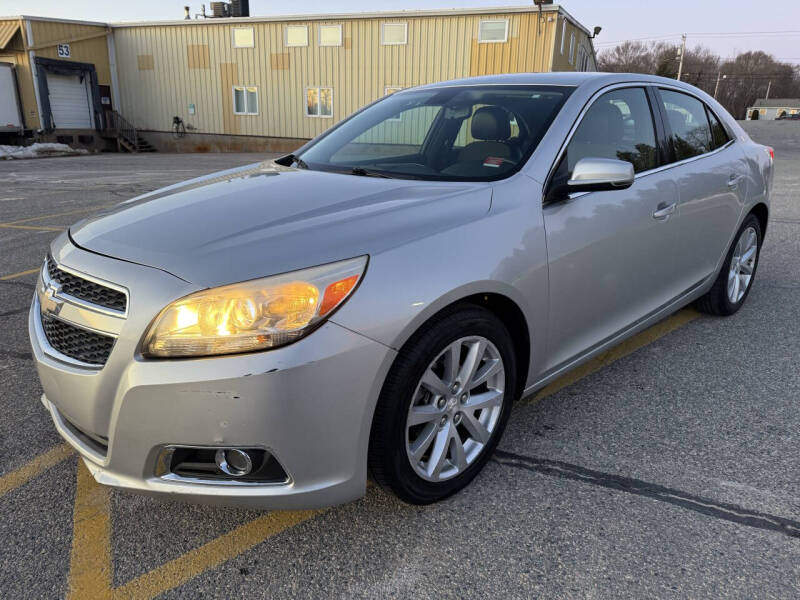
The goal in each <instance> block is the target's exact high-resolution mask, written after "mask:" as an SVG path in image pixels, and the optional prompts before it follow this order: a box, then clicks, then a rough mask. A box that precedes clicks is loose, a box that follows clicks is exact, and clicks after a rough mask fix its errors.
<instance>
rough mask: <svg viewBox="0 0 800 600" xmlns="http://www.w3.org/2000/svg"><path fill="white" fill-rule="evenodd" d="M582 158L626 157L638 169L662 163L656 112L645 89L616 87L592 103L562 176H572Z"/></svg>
mask: <svg viewBox="0 0 800 600" xmlns="http://www.w3.org/2000/svg"><path fill="white" fill-rule="evenodd" d="M582 158H612V159H616V160H624V161H627V162H629V163H632V164H633V168H634V171H636V172H637V173H640V172H642V171H647V170H648V169H653V168H655V167H657V166H658V154H657V150H656V134H655V129H654V127H653V115H652V113H651V112H650V103H649V102H648V100H647V94H646V93H645V91H644V89H642V88H625V89H619V90H613V91H611V92H608V93H606V94H604V95H602V96H600V98H598V99H597V100H596V101H595V103H594V104H592V106H591V108H589V110H588V111H587V112H586V115H585V116H584V118H583V120H582V121H581V124H580V125H579V126H578V129H577V130H576V131H575V135H574V136H573V137H572V140H571V141H570V143H569V146H567V153H566V156H565V159H566V161H564V160H562V164H561V165H560V166H559V174H558V176H559V177H562V178H563V177H566V178H567V179H568V178H569V176H570V175H571V174H572V170H573V169H574V168H575V165H576V164H577V162H578V161H579V160H581V159H582Z"/></svg>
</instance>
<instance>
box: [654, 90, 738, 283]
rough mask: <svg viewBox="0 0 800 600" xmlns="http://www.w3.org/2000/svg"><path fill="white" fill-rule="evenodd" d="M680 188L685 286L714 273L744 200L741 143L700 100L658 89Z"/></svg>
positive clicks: (678, 256)
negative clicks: (730, 134)
mask: <svg viewBox="0 0 800 600" xmlns="http://www.w3.org/2000/svg"><path fill="white" fill-rule="evenodd" d="M658 92H659V97H660V103H661V108H662V110H663V114H664V121H665V128H666V133H667V135H668V137H669V139H670V143H671V161H672V166H671V168H669V169H668V171H669V172H671V173H672V177H673V178H674V180H675V182H676V183H677V185H678V215H679V216H678V220H679V221H680V234H679V241H678V244H677V246H676V254H675V259H676V260H677V262H678V264H679V266H680V277H681V279H682V281H683V285H684V286H685V287H687V288H688V287H691V286H692V285H695V284H697V283H699V282H701V281H702V280H704V279H705V278H707V277H708V276H710V275H712V274H714V273H715V272H716V268H717V266H718V265H719V261H720V260H721V259H722V257H723V256H724V255H725V253H726V251H727V249H728V245H729V244H730V242H731V239H732V238H733V235H734V234H735V229H736V224H737V223H738V222H739V218H740V216H741V213H742V210H743V208H744V206H745V201H746V200H747V179H746V177H745V173H746V172H747V165H746V163H745V156H744V151H743V150H742V148H741V144H738V143H736V142H735V140H734V139H733V138H731V137H730V136H729V134H728V133H727V132H726V131H725V128H724V127H723V126H722V124H721V122H720V120H719V119H718V118H717V117H716V115H714V113H713V111H711V110H710V109H709V108H708V107H707V106H706V105H705V103H703V102H702V101H701V100H700V99H699V98H696V97H694V96H692V95H690V94H687V93H685V92H682V91H677V90H674V89H666V88H661V89H659V91H658Z"/></svg>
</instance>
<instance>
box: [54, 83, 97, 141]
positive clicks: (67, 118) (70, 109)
mask: <svg viewBox="0 0 800 600" xmlns="http://www.w3.org/2000/svg"><path fill="white" fill-rule="evenodd" d="M47 88H48V95H49V96H50V111H51V112H52V113H53V126H54V127H55V128H56V129H94V119H93V118H92V100H91V94H90V93H89V78H88V77H86V76H85V75H77V74H76V75H56V74H55V73H48V74H47Z"/></svg>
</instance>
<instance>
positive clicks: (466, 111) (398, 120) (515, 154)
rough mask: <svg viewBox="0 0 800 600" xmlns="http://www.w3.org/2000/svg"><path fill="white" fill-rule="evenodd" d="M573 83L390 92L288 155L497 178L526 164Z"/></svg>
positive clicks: (316, 163) (410, 175) (311, 162)
mask: <svg viewBox="0 0 800 600" xmlns="http://www.w3.org/2000/svg"><path fill="white" fill-rule="evenodd" d="M572 90H573V88H568V87H556V86H519V85H516V86H500V85H495V86H470V87H466V86H464V87H447V88H438V89H428V90H409V91H405V92H397V93H395V94H392V95H391V96H387V97H386V98H384V99H383V100H380V101H378V102H376V103H375V104H372V105H370V106H368V107H367V108H365V109H364V110H362V111H361V112H359V113H357V114H356V115H354V116H353V117H351V118H350V119H348V120H346V121H344V122H343V123H342V124H341V125H339V126H338V127H336V128H334V129H333V130H331V131H330V132H329V133H327V134H326V135H324V136H322V137H321V138H320V139H319V140H317V141H315V142H311V144H310V145H309V146H308V147H307V148H305V149H304V150H303V151H301V152H300V153H298V154H297V155H296V156H295V155H292V157H291V160H292V161H293V162H295V163H297V164H298V165H300V166H302V167H306V168H309V169H317V170H324V171H336V172H341V173H349V174H353V175H372V176H376V177H396V178H402V179H432V180H444V181H493V180H496V179H502V178H503V177H508V176H509V175H510V174H511V173H514V172H515V171H517V170H518V169H519V168H520V167H522V165H523V164H525V161H526V160H527V159H528V157H529V156H530V155H531V154H532V153H533V151H534V150H535V149H536V146H537V145H538V144H539V142H540V141H541V139H542V137H543V136H544V134H545V132H546V131H547V128H548V127H549V126H550V124H551V123H552V121H553V119H554V118H555V116H556V114H557V113H558V111H559V110H560V109H561V106H562V105H563V104H564V101H565V100H566V99H567V97H568V96H569V94H570V93H571V92H572Z"/></svg>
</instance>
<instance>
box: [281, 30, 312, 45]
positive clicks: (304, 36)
mask: <svg viewBox="0 0 800 600" xmlns="http://www.w3.org/2000/svg"><path fill="white" fill-rule="evenodd" d="M285 35H286V45H287V46H308V27H307V26H306V25H287V26H286V33H285Z"/></svg>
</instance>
